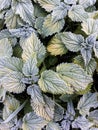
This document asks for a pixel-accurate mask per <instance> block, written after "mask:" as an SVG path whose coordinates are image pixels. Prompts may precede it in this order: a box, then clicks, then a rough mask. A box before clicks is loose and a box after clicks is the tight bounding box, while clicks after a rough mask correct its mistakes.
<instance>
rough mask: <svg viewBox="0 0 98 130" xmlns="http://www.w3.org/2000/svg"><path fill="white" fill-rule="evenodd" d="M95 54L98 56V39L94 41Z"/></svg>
mask: <svg viewBox="0 0 98 130" xmlns="http://www.w3.org/2000/svg"><path fill="white" fill-rule="evenodd" d="M93 50H94V53H95V56H96V57H97V58H98V41H97V42H95V43H94V47H93Z"/></svg>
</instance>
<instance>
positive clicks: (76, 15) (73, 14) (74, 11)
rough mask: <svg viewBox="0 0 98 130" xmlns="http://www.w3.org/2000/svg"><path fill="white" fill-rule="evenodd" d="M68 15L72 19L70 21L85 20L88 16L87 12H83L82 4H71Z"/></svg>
mask: <svg viewBox="0 0 98 130" xmlns="http://www.w3.org/2000/svg"><path fill="white" fill-rule="evenodd" d="M68 16H69V17H70V18H71V19H72V21H76V22H82V21H86V19H87V18H88V13H87V12H85V10H84V8H83V6H81V5H73V6H72V8H71V9H70V10H69V12H68Z"/></svg>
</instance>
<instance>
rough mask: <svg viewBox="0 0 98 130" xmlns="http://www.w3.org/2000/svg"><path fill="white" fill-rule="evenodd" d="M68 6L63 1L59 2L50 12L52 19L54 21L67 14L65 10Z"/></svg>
mask: <svg viewBox="0 0 98 130" xmlns="http://www.w3.org/2000/svg"><path fill="white" fill-rule="evenodd" d="M69 8H70V6H68V5H66V4H65V3H63V2H61V3H60V5H59V6H57V7H55V8H54V9H53V12H52V20H53V21H54V22H56V21H58V20H61V19H63V18H64V17H66V16H67V11H68V9H69Z"/></svg>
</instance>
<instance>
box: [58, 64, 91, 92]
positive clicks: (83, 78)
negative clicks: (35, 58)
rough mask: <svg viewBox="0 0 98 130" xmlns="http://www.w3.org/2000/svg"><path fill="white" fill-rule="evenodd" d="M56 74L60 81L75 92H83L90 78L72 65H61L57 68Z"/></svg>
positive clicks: (79, 68)
mask: <svg viewBox="0 0 98 130" xmlns="http://www.w3.org/2000/svg"><path fill="white" fill-rule="evenodd" d="M56 70H57V72H58V73H59V74H60V75H61V77H62V79H63V80H64V81H65V82H66V83H67V84H69V86H70V87H72V88H73V89H74V90H75V91H77V92H79V91H81V90H85V89H86V87H87V86H88V85H89V83H91V82H92V78H91V76H90V75H87V73H86V72H85V71H84V70H83V69H82V68H81V67H80V66H78V65H76V64H73V63H62V64H60V65H58V66H57V68H56Z"/></svg>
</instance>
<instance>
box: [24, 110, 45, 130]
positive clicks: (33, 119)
mask: <svg viewBox="0 0 98 130" xmlns="http://www.w3.org/2000/svg"><path fill="white" fill-rule="evenodd" d="M46 124H47V121H46V120H44V119H43V118H42V117H39V116H37V115H36V114H35V113H34V112H31V113H28V114H26V115H25V116H24V118H23V125H22V128H23V130H41V128H43V127H44V126H45V125H46Z"/></svg>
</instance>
